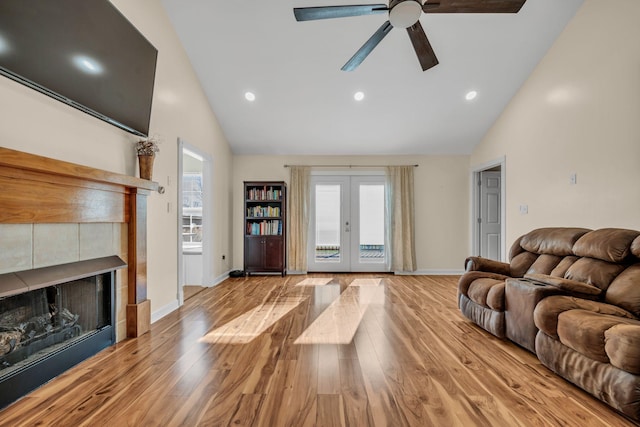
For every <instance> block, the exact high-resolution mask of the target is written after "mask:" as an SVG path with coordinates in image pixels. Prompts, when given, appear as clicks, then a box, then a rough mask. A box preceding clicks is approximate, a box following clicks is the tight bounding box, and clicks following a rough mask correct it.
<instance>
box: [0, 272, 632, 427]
mask: <svg viewBox="0 0 640 427" xmlns="http://www.w3.org/2000/svg"><path fill="white" fill-rule="evenodd" d="M309 277H313V278H327V279H330V280H329V281H328V283H326V284H322V282H327V280H324V281H322V280H315V281H307V282H304V283H303V281H304V280H305V279H307V277H305V276H288V277H285V278H282V277H274V276H269V277H250V278H239V279H229V280H227V281H225V282H223V283H222V284H220V285H218V286H217V287H215V288H208V289H206V290H205V291H203V292H200V293H199V294H198V295H196V296H195V297H193V298H191V299H190V300H189V301H187V302H186V304H185V305H184V306H183V307H182V308H181V309H180V310H178V311H176V312H174V313H171V314H170V315H168V316H166V317H165V318H163V319H161V320H160V321H158V322H156V323H155V324H153V326H152V328H151V332H150V333H148V334H146V335H144V336H143V337H141V338H139V339H137V340H127V341H124V342H122V343H119V344H117V345H115V346H113V347H112V348H109V349H107V350H104V351H103V352H101V353H100V354H98V355H97V356H95V357H93V358H91V359H89V360H87V361H85V362H83V363H82V364H80V365H78V366H77V367H75V368H73V369H71V370H70V371H68V372H66V373H65V374H63V375H61V376H59V377H58V378H56V379H54V380H53V381H51V382H50V383H48V384H46V385H45V386H43V387H41V388H39V389H38V390H36V391H34V392H33V393H31V394H30V395H28V396H27V397H25V398H23V399H21V400H20V401H18V402H17V403H15V404H13V405H12V406H10V407H8V408H6V409H5V410H4V411H2V412H0V424H1V425H3V426H5V425H7V426H9V425H10V426H19V425H56V426H100V425H109V426H125V425H129V426H174V425H175V426H178V425H182V426H196V425H202V426H205V425H206V426H209V425H211V426H226V425H238V426H242V425H245V426H253V425H255V426H269V427H271V426H581V427H584V426H627V425H632V424H631V423H630V422H629V421H627V420H626V419H625V418H623V417H621V416H620V415H618V414H617V413H615V412H614V411H612V410H611V409H609V407H607V406H606V405H604V404H603V403H601V402H599V401H598V400H596V399H594V398H592V397H591V396H589V395H588V394H586V393H585V392H583V391H582V390H580V389H578V388H576V387H574V386H572V385H571V384H569V383H567V382H566V381H564V380H563V379H561V378H559V377H557V376H556V375H554V374H553V373H552V372H550V371H549V370H547V369H546V368H545V367H544V366H542V365H541V364H540V363H539V362H538V360H537V359H536V358H535V356H534V355H533V354H531V353H529V352H527V351H526V350H523V349H521V348H520V347H518V346H516V345H515V344H512V343H510V342H507V341H501V340H498V339H495V338H494V337H492V336H491V335H489V334H487V333H486V332H484V331H482V330H481V329H479V328H478V327H476V326H475V325H473V324H472V323H470V322H468V321H466V320H465V319H464V318H463V316H462V315H461V314H460V313H459V311H458V309H457V307H456V282H457V278H456V277H444V276H393V275H347V274H342V275H328V274H325V275H322V274H316V275H312V276H309ZM374 278H381V280H380V281H379V284H377V283H378V281H374V280H365V281H360V282H359V283H357V284H355V285H354V284H352V282H353V281H354V279H374ZM297 284H300V286H295V285H297ZM327 313H328V314H327ZM354 325H355V326H354ZM351 336H353V337H352V338H351ZM337 342H339V344H338V343H337Z"/></svg>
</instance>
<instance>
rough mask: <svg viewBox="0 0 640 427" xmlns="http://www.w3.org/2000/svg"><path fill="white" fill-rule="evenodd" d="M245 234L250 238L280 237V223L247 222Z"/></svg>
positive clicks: (278, 221) (276, 221) (277, 220)
mask: <svg viewBox="0 0 640 427" xmlns="http://www.w3.org/2000/svg"><path fill="white" fill-rule="evenodd" d="M247 234H248V235H250V236H281V235H282V221H280V220H279V219H274V220H271V221H260V222H258V221H255V222H247Z"/></svg>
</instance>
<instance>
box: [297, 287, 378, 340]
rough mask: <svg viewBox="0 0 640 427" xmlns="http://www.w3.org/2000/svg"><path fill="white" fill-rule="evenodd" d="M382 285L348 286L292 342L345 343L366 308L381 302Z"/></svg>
mask: <svg viewBox="0 0 640 427" xmlns="http://www.w3.org/2000/svg"><path fill="white" fill-rule="evenodd" d="M384 292H385V289H384V287H383V286H349V287H347V289H345V291H344V292H342V294H340V296H339V297H338V299H336V300H335V301H333V302H332V303H331V305H329V307H327V308H326V309H325V310H324V311H323V312H322V313H321V314H320V316H318V317H317V318H316V320H314V321H313V323H312V324H311V325H309V327H308V328H307V329H306V330H305V331H304V332H303V333H302V334H301V335H300V336H299V337H298V339H296V340H295V344H349V343H350V342H351V341H352V340H353V337H354V335H355V333H356V330H357V329H358V326H360V322H361V321H362V317H363V316H364V313H365V311H366V310H367V307H369V306H370V305H372V304H381V305H384V302H385V293H384Z"/></svg>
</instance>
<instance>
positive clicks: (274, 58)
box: [162, 0, 583, 155]
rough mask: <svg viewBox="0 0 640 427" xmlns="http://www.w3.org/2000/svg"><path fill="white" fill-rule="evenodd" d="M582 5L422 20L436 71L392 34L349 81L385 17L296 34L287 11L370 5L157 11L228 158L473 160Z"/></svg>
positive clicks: (336, 22) (327, 22)
mask: <svg viewBox="0 0 640 427" xmlns="http://www.w3.org/2000/svg"><path fill="white" fill-rule="evenodd" d="M439 1H440V2H441V3H443V4H444V3H449V2H452V1H453V0H439ZM465 1H470V0H465ZM476 1H478V0H476ZM480 1H486V0H480ZM376 2H379V0H377V1H375V0H374V1H373V2H371V3H376ZM458 2H464V1H463V0H458ZM582 2H583V0H561V1H559V0H527V1H526V3H525V4H524V6H523V7H522V9H521V10H520V12H519V13H517V14H498V13H492V14H467V13H460V14H424V13H423V14H422V16H421V18H420V22H421V24H422V26H423V28H424V30H425V33H426V34H427V36H428V38H429V41H430V43H431V46H432V47H433V49H434V51H435V54H436V55H437V57H438V60H439V62H440V63H439V65H437V66H435V67H434V68H431V69H429V70H427V71H424V72H423V71H422V69H421V68H420V64H419V63H418V59H417V57H416V54H415V52H414V50H413V47H412V45H411V42H410V40H409V37H408V36H407V34H406V31H405V30H404V29H400V28H395V29H393V30H392V31H391V33H390V34H389V35H388V36H387V37H385V38H384V40H382V42H381V43H380V44H379V45H378V46H377V47H376V48H375V49H374V50H373V52H372V53H371V54H370V55H369V56H368V57H367V58H366V59H365V60H364V62H363V63H362V64H361V65H360V66H359V67H358V68H357V69H356V70H355V71H351V72H345V71H341V70H340V68H341V67H342V66H343V65H344V64H345V62H347V60H348V59H349V58H351V56H352V55H353V54H354V53H355V52H356V51H357V50H358V49H359V48H360V47H361V46H362V45H363V44H364V42H365V41H366V40H367V39H368V38H369V37H370V36H371V35H372V34H373V33H374V32H375V31H376V30H377V29H378V28H379V27H380V25H381V24H382V23H383V22H384V21H386V20H387V19H388V17H387V16H385V15H384V14H376V15H368V16H358V17H348V18H339V19H323V20H318V21H307V22H296V20H295V18H294V15H293V8H294V7H308V6H325V5H346V4H365V3H369V2H366V1H355V2H354V1H353V0H316V1H313V0H273V1H264V0H261V1H258V0H244V1H211V0H189V1H183V0H162V3H163V5H164V7H165V9H166V10H167V13H168V15H169V18H170V20H171V22H172V23H173V26H174V28H175V30H176V32H177V34H178V36H179V38H180V40H181V41H182V43H183V45H184V47H185V50H186V52H187V54H188V56H189V58H190V60H191V63H192V65H193V67H194V69H195V71H196V73H197V75H198V77H199V79H200V81H201V84H202V87H203V90H204V91H205V93H206V96H207V97H208V99H209V102H210V103H211V106H212V108H213V111H214V112H215V114H216V116H217V117H218V120H219V121H220V124H221V126H222V128H223V131H224V133H225V135H226V137H227V139H228V141H229V143H230V144H231V148H232V150H233V152H234V153H236V154H332V155H361V154H466V153H470V152H471V151H472V150H473V148H474V147H475V145H476V144H478V143H479V142H480V141H481V140H482V138H483V136H484V135H485V133H486V132H487V131H488V129H489V128H490V127H491V125H492V124H493V123H494V121H495V120H496V119H497V118H498V116H499V115H500V113H501V112H502V111H503V110H504V108H505V106H506V105H507V103H508V102H509V101H510V99H511V98H512V97H513V96H514V94H515V93H516V92H517V91H518V89H519V88H520V86H521V85H522V84H523V83H524V82H525V81H526V79H527V78H528V76H529V75H530V74H531V72H532V71H533V69H534V68H535V66H536V65H537V64H538V62H539V61H540V60H541V59H542V57H543V56H544V54H545V53H546V52H547V50H548V49H549V48H550V47H551V45H552V44H553V42H554V41H555V39H556V38H557V37H558V35H559V34H560V33H561V31H562V30H563V29H564V27H565V26H566V24H567V23H568V22H569V21H570V20H571V18H572V17H573V16H574V15H575V13H576V11H577V9H578V8H579V7H580V5H581V4H582ZM472 90H474V91H477V97H476V98H475V99H473V100H471V101H467V100H466V99H465V95H466V94H467V93H468V92H470V91H472ZM246 92H252V93H253V94H255V100H254V101H253V102H250V101H247V100H246V99H245V93H246ZM356 92H362V93H363V94H364V99H362V100H361V101H356V100H355V99H354V94H355V93H356Z"/></svg>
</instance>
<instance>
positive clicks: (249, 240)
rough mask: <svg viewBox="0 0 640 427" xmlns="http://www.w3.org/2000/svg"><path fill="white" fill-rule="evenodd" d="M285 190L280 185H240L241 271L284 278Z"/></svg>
mask: <svg viewBox="0 0 640 427" xmlns="http://www.w3.org/2000/svg"><path fill="white" fill-rule="evenodd" d="M286 210H287V186H286V184H285V183H284V182H283V181H245V183H244V271H245V272H246V273H247V274H251V273H280V274H281V275H282V276H284V275H285V274H286V259H287V249H286V237H287V221H286Z"/></svg>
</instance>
